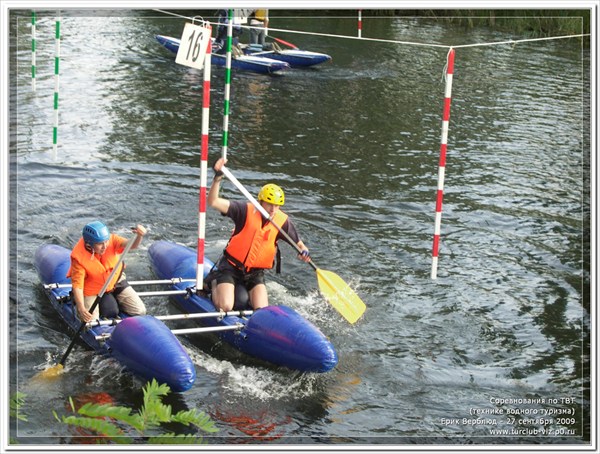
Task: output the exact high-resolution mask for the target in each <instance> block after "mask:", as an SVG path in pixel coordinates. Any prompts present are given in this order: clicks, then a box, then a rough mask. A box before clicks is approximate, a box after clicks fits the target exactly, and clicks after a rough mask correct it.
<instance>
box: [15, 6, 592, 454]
mask: <svg viewBox="0 0 600 454" xmlns="http://www.w3.org/2000/svg"><path fill="white" fill-rule="evenodd" d="M278 13H279V14H277V12H275V13H272V18H271V26H272V27H275V28H282V29H290V30H304V31H312V32H318V33H328V34H337V35H348V36H355V35H356V19H355V18H340V17H332V16H329V17H328V16H325V15H323V14H321V13H319V12H313V14H307V12H306V11H304V12H303V13H302V15H300V14H298V15H296V16H295V15H294V14H293V13H292V14H287V13H284V12H283V11H281V12H278ZM186 14H187V15H192V13H190V12H189V11H188V12H187V13H186ZM200 14H201V13H200ZM205 14H206V12H205ZM278 15H279V16H280V17H277V16H278ZM307 15H308V16H309V17H306V16H307ZM299 16H303V17H299ZM310 16H314V17H310ZM56 18H57V13H56V12H55V11H40V12H38V23H37V71H38V76H37V83H36V85H37V87H36V91H35V92H33V90H32V85H31V70H30V67H31V27H30V12H29V11H15V10H13V11H12V12H11V29H10V36H11V48H10V58H11V60H10V62H11V73H10V75H11V86H10V96H11V114H12V115H11V122H10V163H11V168H10V188H11V193H10V213H11V224H10V240H11V241H10V246H11V249H10V261H11V269H10V282H9V284H10V286H9V291H10V305H9V306H10V315H11V318H10V329H11V332H10V341H11V343H10V392H11V393H14V392H16V391H20V392H22V393H24V394H26V397H25V404H24V406H23V410H22V411H23V412H24V413H25V414H26V415H27V416H28V419H27V421H19V422H15V421H14V420H13V421H12V425H11V427H12V431H11V436H12V437H13V438H14V439H15V440H16V441H17V442H18V443H20V444H41V445H46V446H51V445H57V444H66V443H76V442H77V443H79V442H85V441H86V440H85V439H81V438H76V437H77V436H78V435H81V434H80V433H79V432H76V431H72V430H70V429H69V428H67V427H66V426H63V425H61V424H59V423H58V422H57V421H56V419H55V418H54V416H53V415H52V410H56V411H57V413H59V414H67V413H68V408H67V402H68V398H69V396H72V397H73V398H74V399H79V400H83V401H85V400H97V401H108V402H113V403H114V404H116V405H125V406H129V407H133V408H136V409H137V408H139V406H140V405H141V399H142V392H141V388H142V386H143V383H142V382H140V381H139V380H138V379H136V378H134V377H132V376H131V375H130V374H129V373H127V372H126V371H123V370H121V368H120V367H119V365H118V364H117V363H115V362H114V361H113V360H112V359H107V358H103V357H98V356H96V355H94V354H93V352H91V351H88V350H86V349H85V348H84V347H82V346H78V347H76V348H75V349H74V351H73V353H72V354H71V355H70V357H69V360H68V367H67V371H66V373H65V374H64V375H63V376H62V377H61V378H60V379H59V380H57V381H53V382H50V383H41V384H40V383H37V382H34V381H32V377H33V375H34V374H35V373H37V372H39V371H40V370H42V369H44V368H45V367H47V366H48V365H49V364H53V363H55V362H56V361H57V360H58V358H60V355H61V354H62V353H63V352H64V349H65V348H66V347H67V345H68V343H69V340H70V334H67V333H65V332H64V325H62V323H61V321H60V319H59V318H58V316H57V315H56V314H54V313H53V311H52V310H51V307H50V306H49V304H48V302H47V300H46V298H45V296H44V294H43V292H42V291H41V288H40V283H39V279H38V277H37V275H36V271H35V268H34V264H33V255H34V252H35V250H36V248H37V247H38V246H40V245H41V244H44V243H56V244H61V245H64V246H66V247H71V246H72V245H73V244H74V243H75V242H76V240H77V239H78V237H79V235H80V232H81V228H82V226H83V225H84V224H85V223H86V222H88V221H90V220H93V219H97V218H99V219H102V220H103V221H105V222H106V223H107V224H108V225H109V226H110V228H111V229H112V230H113V231H115V232H117V233H121V234H123V235H128V233H127V232H128V230H127V228H128V227H129V226H130V225H133V224H134V223H136V222H139V223H142V224H144V225H145V226H146V227H147V228H148V229H149V234H148V235H147V236H146V238H145V242H144V243H143V245H142V247H141V248H140V249H139V250H137V251H135V252H133V253H131V254H130V256H129V257H128V260H127V262H128V276H129V277H130V278H135V279H151V278H153V276H152V273H151V269H150V265H149V260H148V257H147V247H148V246H149V245H150V244H151V243H152V242H153V241H155V240H161V239H167V240H173V241H177V242H181V243H184V244H187V245H190V246H192V247H193V246H194V245H195V244H196V235H197V224H198V213H197V207H198V186H199V170H198V168H199V149H200V148H199V147H200V134H201V106H202V72H201V71H199V70H194V69H190V68H187V67H183V66H179V65H177V64H176V63H175V61H174V58H173V55H171V54H170V53H169V52H167V51H166V50H165V49H163V48H162V47H161V46H160V45H159V44H158V43H157V42H156V41H155V39H154V35H155V34H164V35H170V36H175V37H180V36H181V33H182V30H183V26H184V23H185V20H184V19H182V18H180V17H174V16H168V15H165V14H161V13H159V12H155V11H154V12H153V11H150V10H148V11H137V12H131V13H130V14H119V13H108V14H107V13H102V12H93V11H89V10H85V11H83V12H76V11H71V12H63V14H62V19H61V34H62V41H61V64H60V97H59V100H60V101H59V127H58V146H57V152H56V155H55V153H54V152H53V147H52V126H53V115H54V112H53V101H52V100H53V92H54V53H55V48H54V34H55V31H54V30H55V20H56ZM272 35H275V36H280V37H281V38H283V39H285V40H287V41H291V42H292V43H295V44H297V45H298V46H300V47H302V48H304V49H308V50H314V51H318V52H325V53H328V54H330V55H331V56H332V57H333V61H332V62H331V63H328V64H326V65H323V66H321V67H317V68H313V69H305V70H292V71H288V72H287V73H286V74H284V75H280V76H265V75H259V74H254V73H250V72H240V71H234V73H233V77H232V83H231V112H230V119H229V140H228V143H229V152H228V156H229V167H230V169H231V170H232V171H233V172H234V174H235V175H236V176H237V177H238V179H239V180H240V181H242V183H243V184H244V185H245V186H246V187H247V188H248V189H249V190H250V191H251V192H253V193H256V192H257V191H258V189H259V188H260V186H261V185H262V184H264V183H265V182H267V181H269V182H275V183H278V184H280V185H281V186H283V187H284V189H285V191H286V207H285V208H286V211H287V212H288V213H289V214H290V215H291V216H292V217H293V219H294V220H295V222H296V224H297V226H298V228H299V230H300V231H301V235H302V237H303V239H304V241H305V243H306V244H307V245H308V246H309V248H310V250H311V255H312V257H313V259H314V261H315V263H316V264H317V265H319V266H320V267H321V268H323V269H329V270H332V271H334V272H336V273H337V274H339V275H340V276H341V277H342V278H343V279H344V280H345V281H346V282H348V284H349V285H350V286H351V287H352V288H353V289H354V290H355V291H356V292H357V293H358V294H359V295H360V297H361V298H362V299H363V301H364V302H365V303H366V305H367V311H366V313H365V315H364V316H363V318H362V319H361V320H360V321H359V322H358V323H356V324H355V325H350V324H348V323H347V322H346V321H345V320H344V319H342V318H341V317H340V316H339V315H338V314H337V312H335V311H334V310H333V309H332V308H331V307H330V306H329V305H328V304H327V302H326V301H324V300H323V299H322V298H321V297H320V296H319V294H318V290H317V282H316V278H315V273H314V271H313V270H312V269H311V268H310V267H308V266H306V265H305V264H303V263H302V262H299V261H298V260H296V259H295V257H294V255H295V254H294V253H293V251H292V250H291V249H290V248H287V247H285V246H284V248H283V249H284V250H283V272H282V274H281V275H275V274H272V275H269V277H268V281H269V285H268V287H269V292H270V297H271V301H272V303H273V304H286V305H289V306H291V307H293V308H294V309H296V310H297V311H299V312H300V313H301V314H302V315H303V316H305V317H306V318H307V319H309V320H310V321H311V322H312V323H314V324H315V325H316V326H317V327H319V329H320V330H321V331H323V333H325V334H326V335H327V336H328V337H329V338H330V339H331V341H332V342H333V344H334V345H335V347H336V350H337V352H338V354H339V364H338V366H337V367H336V368H335V369H334V370H333V371H331V372H329V373H327V374H299V373H296V372H293V371H290V370H286V369H278V368H275V367H269V366H265V365H264V364H261V365H257V364H256V363H255V362H253V361H252V360H251V359H249V358H247V357H241V356H240V355H238V354H236V353H235V352H232V351H231V350H229V349H228V348H226V347H225V346H224V345H222V344H221V343H219V342H218V341H217V340H216V339H215V338H214V337H209V336H207V335H203V336H195V337H186V338H182V342H183V343H184V345H185V346H186V349H187V350H188V352H189V354H190V356H191V357H192V358H193V360H194V362H195V364H196V367H197V381H196V384H195V385H194V387H193V388H192V389H191V390H189V391H188V392H185V393H183V394H178V395H170V396H169V397H168V398H167V399H166V402H167V403H169V404H171V405H172V406H173V408H174V410H176V411H177V410H181V409H189V408H197V409H199V410H202V411H205V412H206V413H207V414H209V415H210V416H211V418H212V419H213V420H214V421H215V424H216V426H217V427H218V429H219V432H218V433H217V434H214V435H211V436H207V437H205V440H206V441H207V442H208V443H210V444H219V445H225V444H231V445H236V446H237V445H245V444H260V443H264V444H270V445H276V444H282V445H290V444H298V445H319V444H320V445H322V446H325V445H327V446H330V447H331V445H345V446H347V447H351V448H358V447H364V448H365V449H368V448H374V447H377V446H379V447H384V446H388V445H408V444H410V445H420V444H423V445H435V444H439V445H442V446H447V447H448V446H452V445H464V444H480V445H482V446H487V445H496V444H501V445H508V444H514V443H518V444H521V445H523V446H524V445H528V444H535V445H539V444H548V445H554V444H563V445H565V446H566V445H581V444H585V443H587V442H589V439H590V438H589V437H590V425H589V405H590V402H589V400H588V399H589V390H590V379H589V373H590V362H589V361H590V357H589V354H590V350H589V341H590V324H591V321H590V317H589V285H590V277H589V221H588V219H589V208H590V207H589V202H588V200H589V193H588V191H587V190H586V185H587V184H589V178H588V177H589V173H588V169H589V124H588V121H589V116H588V115H587V113H586V112H587V111H588V109H589V91H588V90H587V86H588V85H589V79H588V77H587V75H586V68H588V66H589V55H588V54H589V53H588V52H587V50H586V49H582V46H581V43H580V42H579V41H578V39H563V40H556V41H552V40H550V41H537V42H524V43H518V44H514V45H507V44H504V45H495V46H477V47H464V48H461V47H457V48H456V60H455V68H454V82H453V90H452V108H451V109H452V110H451V120H450V128H449V135H448V155H447V165H446V181H445V190H444V204H443V217H442V236H441V247H440V259H439V266H438V278H437V279H435V280H432V279H431V277H430V272H431V263H432V258H431V250H432V242H433V228H434V214H435V198H436V188H437V178H438V161H439V150H440V137H441V116H442V106H443V98H444V93H445V92H444V89H445V82H444V79H443V75H444V66H445V63H446V55H447V52H448V49H447V48H444V47H436V46H432V45H433V44H441V45H454V46H460V45H464V44H472V43H491V42H501V41H506V40H509V39H514V40H517V39H523V38H524V37H522V36H513V35H510V34H504V33H498V32H493V31H490V30H488V29H485V28H474V29H465V28H463V27H459V26H451V25H446V24H444V23H442V22H441V21H435V20H432V19H425V18H418V17H414V18H395V19H391V18H377V19H370V20H367V19H366V18H365V21H364V27H363V36H367V37H378V38H382V39H387V40H395V41H399V42H405V44H398V43H381V42H373V41H367V40H363V41H358V40H350V39H342V38H336V37H323V36H315V35H307V34H304V35H302V34H292V33H282V32H280V33H279V34H277V33H275V32H272ZM409 42H411V43H425V44H430V45H425V46H416V45H410V44H406V43H409ZM224 85H225V71H224V69H223V68H216V67H213V77H212V84H211V101H212V104H211V117H210V134H211V138H210V144H211V145H210V158H209V159H210V160H211V162H212V161H213V160H215V159H216V158H217V157H218V156H219V155H220V152H221V143H222V112H223V98H224ZM222 194H223V195H224V196H226V197H229V198H232V199H234V198H242V196H241V195H240V194H239V193H237V191H236V189H235V187H233V186H232V185H231V184H227V183H226V184H225V185H224V187H223V190H222ZM230 229H231V224H230V222H229V221H228V220H227V219H226V218H222V217H220V216H218V215H217V214H216V213H215V212H213V211H210V212H209V213H208V219H207V255H208V256H209V257H211V258H213V259H214V258H216V257H217V256H218V254H219V252H220V250H221V249H222V248H223V247H224V245H225V243H226V240H227V239H228V236H229V232H230ZM146 304H147V306H148V308H149V311H150V312H151V313H154V314H166V313H169V312H172V311H174V309H173V307H172V305H171V304H170V303H169V301H168V300H167V299H166V298H164V297H152V298H150V299H148V300H147V301H146ZM179 430H181V428H179ZM188 431H189V432H190V433H194V431H193V430H190V429H188ZM502 431H504V432H502ZM199 435H204V434H203V433H199Z"/></svg>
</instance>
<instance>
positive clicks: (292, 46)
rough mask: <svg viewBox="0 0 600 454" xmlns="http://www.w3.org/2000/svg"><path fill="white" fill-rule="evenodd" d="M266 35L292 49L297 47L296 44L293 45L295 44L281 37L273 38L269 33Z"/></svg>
mask: <svg viewBox="0 0 600 454" xmlns="http://www.w3.org/2000/svg"><path fill="white" fill-rule="evenodd" d="M266 36H268V37H269V38H271V39H274V40H275V41H277V42H278V43H281V44H283V45H284V46H288V47H291V48H292V49H298V46H295V45H293V44H292V43H290V42H287V41H284V40H283V39H281V38H275V37H274V36H270V35H266Z"/></svg>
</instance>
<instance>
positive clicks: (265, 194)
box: [207, 158, 310, 312]
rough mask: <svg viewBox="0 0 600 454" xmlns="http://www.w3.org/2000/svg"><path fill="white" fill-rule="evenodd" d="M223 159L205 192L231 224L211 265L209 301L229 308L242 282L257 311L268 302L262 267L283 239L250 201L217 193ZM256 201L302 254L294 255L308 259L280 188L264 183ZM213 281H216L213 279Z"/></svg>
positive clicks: (271, 260)
mask: <svg viewBox="0 0 600 454" xmlns="http://www.w3.org/2000/svg"><path fill="white" fill-rule="evenodd" d="M225 163H226V160H224V159H223V158H220V159H219V160H217V162H215V164H214V166H213V169H214V171H215V177H214V179H213V182H212V185H211V187H210V190H209V192H208V198H207V203H208V205H209V206H211V207H212V208H215V209H216V210H217V211H219V212H220V213H221V214H223V215H224V216H227V217H229V218H231V219H232V220H233V222H234V224H235V227H234V230H233V234H232V235H231V238H230V239H229V243H228V244H227V246H226V247H225V250H224V251H223V255H222V256H221V257H220V258H219V260H218V261H217V263H216V264H215V271H214V279H211V280H210V281H209V283H210V282H212V300H213V304H214V305H215V307H216V308H217V309H218V310H223V311H225V312H227V311H230V310H232V309H233V307H234V303H235V301H234V300H235V292H236V287H235V284H236V283H238V284H243V285H244V286H245V287H246V289H247V290H248V295H249V299H250V306H251V307H252V308H253V309H255V310H257V309H260V308H263V307H266V306H268V305H269V300H268V295H267V287H266V286H265V276H264V273H265V270H268V269H271V268H273V264H274V262H275V258H276V255H277V241H278V240H280V239H283V240H284V241H285V239H284V238H283V237H282V236H281V235H280V233H279V231H278V230H277V228H276V227H275V226H273V225H272V224H271V222H269V221H268V220H267V219H264V217H263V216H262V215H261V214H260V212H259V211H258V210H257V209H256V208H255V207H254V206H253V205H252V203H250V202H243V201H237V200H232V201H230V200H227V199H224V198H223V197H220V196H219V189H220V184H221V180H222V179H223V172H222V171H221V168H222V167H223V166H224V165H225ZM258 201H259V203H260V204H261V205H262V207H263V208H264V209H265V210H266V211H267V213H269V215H270V216H271V219H273V221H274V222H275V223H276V224H277V225H278V226H279V227H280V228H281V230H283V231H284V232H286V233H287V234H288V235H289V236H290V237H291V238H292V239H293V240H294V241H295V242H296V244H297V245H298V247H299V248H300V250H301V251H302V254H300V255H299V256H298V257H299V258H300V259H301V260H303V261H305V262H309V261H310V254H309V252H308V248H307V247H306V246H305V245H304V243H303V242H302V240H301V239H300V237H299V236H298V232H297V231H296V228H295V227H294V224H293V223H292V221H291V220H290V219H289V218H288V216H287V214H285V213H284V212H283V211H281V207H282V206H283V203H284V202H285V196H284V194H283V190H282V189H281V188H280V187H279V186H277V185H275V184H266V185H264V186H263V187H262V189H261V190H260V192H259V193H258ZM215 281H216V282H215Z"/></svg>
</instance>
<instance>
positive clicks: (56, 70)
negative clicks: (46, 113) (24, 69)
mask: <svg viewBox="0 0 600 454" xmlns="http://www.w3.org/2000/svg"><path fill="white" fill-rule="evenodd" d="M54 42H55V47H56V52H55V56H54V128H53V130H52V151H53V153H54V157H55V158H56V150H57V148H58V87H59V62H60V16H59V17H58V20H57V21H56V35H55V40H54Z"/></svg>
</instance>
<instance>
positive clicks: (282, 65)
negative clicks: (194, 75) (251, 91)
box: [156, 35, 290, 74]
mask: <svg viewBox="0 0 600 454" xmlns="http://www.w3.org/2000/svg"><path fill="white" fill-rule="evenodd" d="M156 40H157V41H158V42H159V43H160V44H161V45H163V46H164V47H165V48H166V49H168V50H169V51H171V52H173V53H174V54H176V53H177V51H178V50H179V44H180V42H181V40H179V39H177V38H172V37H170V36H163V35H156ZM211 62H212V64H213V65H216V66H225V65H226V63H227V57H226V56H225V55H221V54H214V53H213V54H212V56H211ZM231 67H232V68H235V69H242V70H246V71H253V72H256V73H261V74H273V73H277V72H280V71H283V70H286V69H289V68H290V65H289V64H288V63H286V62H285V61H279V60H275V59H270V58H265V57H259V56H253V55H242V56H239V57H235V56H234V57H232V58H231Z"/></svg>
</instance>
